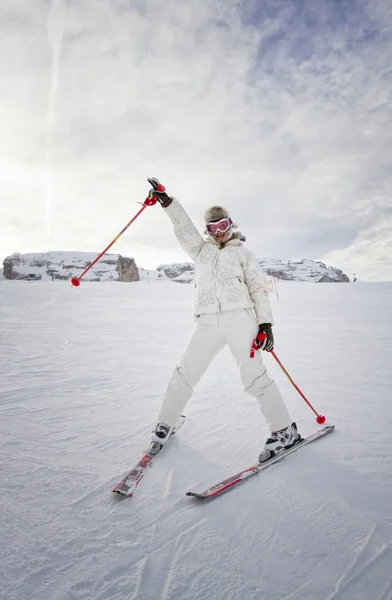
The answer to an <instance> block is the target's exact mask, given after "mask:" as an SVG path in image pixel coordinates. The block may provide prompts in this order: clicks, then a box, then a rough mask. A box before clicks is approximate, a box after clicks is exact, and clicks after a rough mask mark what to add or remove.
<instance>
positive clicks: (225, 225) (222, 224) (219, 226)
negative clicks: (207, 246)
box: [207, 218, 233, 235]
mask: <svg viewBox="0 0 392 600" xmlns="http://www.w3.org/2000/svg"><path fill="white" fill-rule="evenodd" d="M232 224H233V221H232V220H231V219H226V218H225V219H221V220H220V221H215V222H214V223H207V231H208V233H210V234H211V235H216V234H217V233H218V231H220V232H221V233H225V231H227V230H228V229H230V227H231V226H232Z"/></svg>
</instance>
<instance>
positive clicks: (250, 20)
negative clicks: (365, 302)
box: [0, 0, 392, 278]
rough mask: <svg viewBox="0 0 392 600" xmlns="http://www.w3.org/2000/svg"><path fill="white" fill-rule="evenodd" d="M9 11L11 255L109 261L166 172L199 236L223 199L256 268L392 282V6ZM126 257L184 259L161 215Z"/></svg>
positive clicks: (1, 113)
mask: <svg viewBox="0 0 392 600" xmlns="http://www.w3.org/2000/svg"><path fill="white" fill-rule="evenodd" d="M1 10H2V18H1V20H0V23H1V25H0V35H1V37H2V45H3V47H4V51H3V53H2V55H1V57H0V73H1V75H2V76H1V78H0V81H1V83H0V86H1V87H0V126H1V130H2V136H1V140H0V157H1V161H2V175H1V179H0V185H1V187H0V222H1V224H2V225H1V227H2V236H1V240H0V255H3V256H5V255H6V254H9V253H11V252H13V251H34V250H43V249H49V248H51V249H64V250H66V249H80V250H83V249H85V250H93V251H95V250H96V251H97V252H99V251H101V250H102V249H103V247H105V245H107V243H108V242H109V241H110V240H111V239H112V238H113V237H114V236H115V235H116V234H117V233H118V232H119V231H120V230H121V229H122V228H123V226H124V225H125V223H127V222H128V221H129V219H130V218H131V216H132V214H134V213H135V212H136V211H137V209H138V205H137V204H136V202H137V201H142V200H143V199H144V198H145V196H146V194H147V192H148V184H147V182H146V179H145V178H146V177H147V176H151V175H155V176H158V177H159V178H161V179H162V181H163V182H164V183H165V184H166V186H167V187H168V190H169V192H171V193H173V194H174V195H176V196H177V197H178V198H179V199H180V200H181V201H182V202H183V203H184V205H185V206H186V207H187V208H188V210H189V211H190V213H191V216H192V217H193V218H194V219H195V222H196V224H197V225H198V226H199V227H202V225H203V223H202V216H203V213H204V210H205V208H206V207H207V206H208V205H210V204H213V203H216V202H219V203H223V204H225V205H226V206H227V207H228V208H229V209H230V210H231V212H232V214H233V216H234V218H235V220H236V221H237V222H238V223H239V225H240V228H241V230H243V231H244V233H246V234H247V237H248V245H249V247H250V248H251V249H252V250H253V251H254V252H255V253H256V254H257V255H259V256H267V255H275V256H278V257H280V258H292V259H296V258H302V257H308V258H314V259H321V260H327V259H328V260H329V257H333V259H334V260H335V261H336V263H337V264H336V266H341V265H343V264H348V265H349V266H350V269H353V270H357V271H358V272H361V273H363V275H364V277H369V278H372V277H374V273H375V272H376V270H375V267H374V265H375V264H380V260H381V261H384V263H383V278H388V277H389V278H392V264H389V266H388V261H389V256H390V253H388V254H387V251H388V248H390V246H389V245H388V244H389V242H388V240H389V239H390V238H389V235H390V234H389V230H388V227H386V226H385V223H387V222H389V221H388V219H389V217H390V211H391V191H392V165H391V156H392V133H391V131H392V129H391V126H390V124H391V118H392V114H391V113H392V108H391V90H392V86H391V83H392V74H391V70H390V63H391V58H392V41H391V39H392V36H391V24H392V14H391V8H390V6H389V3H388V2H387V1H386V0H385V2H383V1H381V0H378V1H375V2H372V3H370V1H369V2H367V1H366V2H365V1H358V2H355V3H353V2H341V3H331V2H328V1H327V0H323V1H320V2H318V3H317V5H316V4H315V3H314V2H312V1H310V0H303V1H301V2H294V1H293V2H286V1H285V2H283V1H280V0H277V1H274V2H272V0H269V1H267V2H263V3H260V2H256V1H252V2H251V1H248V2H242V1H237V2H233V3H224V2H220V1H218V0H214V1H212V0H207V1H205V2H201V3H200V2H198V1H196V0H190V1H189V2H187V3H183V2H180V1H179V0H168V1H167V2H165V3H162V2H160V1H159V0H145V1H143V2H141V1H140V2H131V1H130V0H111V1H107V0H105V1H104V0H97V1H96V2H94V5H92V4H91V3H88V2H87V1H84V2H76V1H74V0H53V1H52V2H50V1H49V0H45V1H43V0H29V1H27V0H20V1H19V2H18V6H17V7H15V5H14V3H13V2H12V1H11V0H5V1H4V2H3V3H2V9H1ZM366 240H368V242H369V241H370V240H371V243H367V242H366ZM116 248H117V250H118V251H119V252H123V253H128V254H132V255H134V256H135V258H136V260H137V262H138V264H140V265H141V266H143V265H146V266H149V267H152V266H155V265H156V264H158V263H160V262H164V261H165V260H173V261H174V260H182V259H184V258H186V257H185V255H184V254H183V252H182V250H180V249H179V248H178V245H177V243H176V241H175V239H174V238H173V234H172V231H171V227H170V224H169V223H167V220H165V215H163V214H162V213H161V212H159V209H158V207H155V208H154V209H149V210H148V211H146V212H145V214H143V215H142V216H141V217H140V220H138V221H137V222H135V224H134V225H132V228H130V229H129V231H127V232H126V234H124V236H123V237H122V238H121V239H120V240H119V242H118V243H117V245H116ZM365 248H366V249H365ZM384 252H385V255H384V254H383V253H384ZM378 276H379V275H377V277H378Z"/></svg>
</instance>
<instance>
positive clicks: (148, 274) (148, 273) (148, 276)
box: [147, 271, 150, 285]
mask: <svg viewBox="0 0 392 600" xmlns="http://www.w3.org/2000/svg"><path fill="white" fill-rule="evenodd" d="M147 281H148V285H150V271H147Z"/></svg>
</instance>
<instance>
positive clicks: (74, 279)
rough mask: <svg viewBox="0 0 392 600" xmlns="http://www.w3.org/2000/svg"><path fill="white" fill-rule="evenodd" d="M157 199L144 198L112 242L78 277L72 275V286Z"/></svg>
mask: <svg viewBox="0 0 392 600" xmlns="http://www.w3.org/2000/svg"><path fill="white" fill-rule="evenodd" d="M156 202H157V199H156V198H155V196H152V197H150V196H149V197H148V198H146V199H145V201H144V202H143V204H142V208H141V209H140V210H139V211H138V212H137V213H136V215H135V216H134V217H132V219H131V220H130V221H129V223H128V224H127V225H125V227H124V229H122V231H120V233H119V234H118V235H116V237H115V238H114V240H113V241H112V242H110V244H109V246H106V248H105V250H102V252H101V254H99V255H98V256H97V258H96V259H95V260H94V261H93V262H92V263H91V265H89V266H88V267H87V269H85V270H84V271H83V273H82V274H81V275H79V277H72V279H71V283H72V285H74V286H76V287H77V286H79V285H80V280H81V279H82V277H83V275H85V274H86V273H87V271H89V270H90V269H91V267H93V266H94V265H95V263H96V262H98V261H99V259H100V258H101V257H102V256H103V255H104V254H106V252H107V251H108V250H109V248H111V247H112V246H113V244H114V243H115V242H117V240H118V238H119V237H121V236H122V234H123V233H124V231H126V230H127V229H128V227H129V226H130V225H132V223H133V222H134V221H135V220H136V219H137V218H138V216H139V215H141V214H142V212H143V211H144V210H145V209H146V208H147V206H154V204H156Z"/></svg>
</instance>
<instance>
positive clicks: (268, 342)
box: [257, 323, 274, 352]
mask: <svg viewBox="0 0 392 600" xmlns="http://www.w3.org/2000/svg"><path fill="white" fill-rule="evenodd" d="M260 333H264V334H265V335H266V338H265V340H264V342H261V340H259V343H260V350H266V352H271V350H273V349H274V334H273V333H272V325H271V324H270V323H263V324H262V325H259V331H258V334H257V335H259V334H260ZM257 339H258V338H257Z"/></svg>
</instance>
